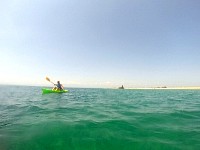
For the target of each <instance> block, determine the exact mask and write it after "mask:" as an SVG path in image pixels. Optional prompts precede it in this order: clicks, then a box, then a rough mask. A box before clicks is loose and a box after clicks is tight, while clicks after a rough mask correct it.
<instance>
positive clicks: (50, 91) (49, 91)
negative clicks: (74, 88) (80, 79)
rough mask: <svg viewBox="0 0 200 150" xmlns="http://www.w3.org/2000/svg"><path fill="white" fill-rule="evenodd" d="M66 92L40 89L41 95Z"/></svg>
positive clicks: (63, 91)
mask: <svg viewBox="0 0 200 150" xmlns="http://www.w3.org/2000/svg"><path fill="white" fill-rule="evenodd" d="M66 92H68V90H52V89H42V93H43V94H47V93H66Z"/></svg>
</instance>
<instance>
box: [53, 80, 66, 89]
mask: <svg viewBox="0 0 200 150" xmlns="http://www.w3.org/2000/svg"><path fill="white" fill-rule="evenodd" d="M54 85H55V86H56V87H54V88H53V90H64V87H63V85H62V84H60V81H57V84H54Z"/></svg>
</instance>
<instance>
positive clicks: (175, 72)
mask: <svg viewBox="0 0 200 150" xmlns="http://www.w3.org/2000/svg"><path fill="white" fill-rule="evenodd" d="M0 56H1V58H0V71H1V73H0V84H28V85H43V84H49V83H48V82H47V81H45V77H46V76H49V78H50V79H52V80H53V81H56V80H60V81H61V82H62V83H64V84H65V86H68V87H70V86H77V87H118V86H121V85H122V84H123V85H124V86H125V87H154V86H200V1H199V0H84V1H82V0H31V1H28V0H9V1H8V0H1V1H0Z"/></svg>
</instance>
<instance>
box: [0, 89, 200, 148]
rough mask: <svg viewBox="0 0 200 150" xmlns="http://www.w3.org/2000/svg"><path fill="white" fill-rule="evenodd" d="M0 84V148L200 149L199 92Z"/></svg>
mask: <svg viewBox="0 0 200 150" xmlns="http://www.w3.org/2000/svg"><path fill="white" fill-rule="evenodd" d="M69 91H70V92H69V93H63V94H55V93H53V94H46V95H42V94H41V87H25V86H24V87H23V86H11V87H8V86H0V150H36V149H37V150H53V149H55V150H134V149H142V150H145V149H147V150H149V149H156V150H159V149H162V150H164V149H166V150H169V149H170V150H173V149H175V150H178V149H180V150H183V149H184V150H195V149H196V150H197V149H199V147H200V90H115V89H78V88H77V89H76V88H74V89H69Z"/></svg>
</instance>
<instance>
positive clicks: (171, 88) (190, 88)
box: [125, 87, 200, 90]
mask: <svg viewBox="0 0 200 150" xmlns="http://www.w3.org/2000/svg"><path fill="white" fill-rule="evenodd" d="M125 89H129V90H200V87H166V88H162V87H161V88H159V87H155V88H154V87H151V88H125Z"/></svg>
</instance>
